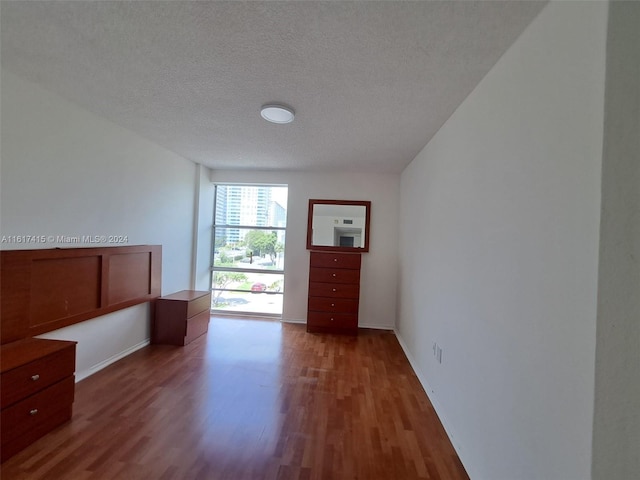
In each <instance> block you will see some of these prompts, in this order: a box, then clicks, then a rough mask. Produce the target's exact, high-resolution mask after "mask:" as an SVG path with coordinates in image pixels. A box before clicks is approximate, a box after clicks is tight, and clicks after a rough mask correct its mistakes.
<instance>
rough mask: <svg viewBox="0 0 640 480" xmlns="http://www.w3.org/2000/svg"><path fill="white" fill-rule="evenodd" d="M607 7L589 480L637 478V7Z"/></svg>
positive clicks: (639, 52) (639, 424)
mask: <svg viewBox="0 0 640 480" xmlns="http://www.w3.org/2000/svg"><path fill="white" fill-rule="evenodd" d="M610 5H611V6H610V9H609V25H608V32H607V37H608V41H607V81H606V86H607V87H606V96H605V130H604V135H605V136H604V155H603V165H602V214H601V218H602V220H601V227H600V265H599V270H598V275H599V280H598V327H597V347H596V389H595V415H594V432H593V470H592V478H594V480H607V479H611V478H616V479H632V478H638V476H640V368H639V367H640V28H639V26H640V3H638V2H612V3H611V4H610Z"/></svg>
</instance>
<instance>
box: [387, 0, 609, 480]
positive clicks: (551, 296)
mask: <svg viewBox="0 0 640 480" xmlns="http://www.w3.org/2000/svg"><path fill="white" fill-rule="evenodd" d="M606 21H607V4H606V3H604V2H594V3H588V2H587V3H583V2H579V3H578V2H552V3H550V4H549V5H547V6H546V7H545V8H544V9H543V11H542V12H541V14H540V15H539V16H538V17H537V18H536V19H535V20H534V21H533V22H532V24H531V25H530V26H529V27H528V28H527V29H526V30H525V32H524V33H523V34H522V35H521V37H520V38H519V39H518V40H517V41H516V42H515V43H514V45H513V46H512V47H511V48H510V49H509V50H508V51H507V53H506V54H505V55H504V56H503V57H502V58H501V59H500V60H499V61H498V63H497V64H496V65H495V67H494V68H493V69H492V70H491V71H490V72H489V74H488V75H487V76H486V77H485V78H484V79H483V81H482V82H481V83H480V84H479V85H478V86H477V88H476V89H475V90H474V91H473V92H472V93H471V94H470V95H469V97H468V98H467V99H466V100H465V102H464V103H463V104H462V105H461V106H460V107H459V108H458V109H457V111H456V112H455V113H454V115H453V116H452V117H451V118H450V119H449V120H448V121H447V122H446V124H445V125H444V126H443V127H442V129H441V130H440V131H439V132H438V134H437V135H436V136H435V137H434V138H433V139H432V140H431V142H430V143H429V144H428V145H427V146H426V147H425V148H424V149H423V151H422V152H421V153H420V154H419V155H418V156H417V157H416V159H415V160H414V161H413V162H412V163H411V164H410V165H409V167H408V168H407V169H406V170H405V171H404V172H403V174H402V177H401V203H400V212H401V213H400V229H401V232H402V233H401V239H400V277H399V278H400V282H399V287H398V288H399V292H400V294H399V313H398V334H399V336H400V338H401V341H402V343H403V346H404V348H405V350H406V351H407V353H408V356H409V357H410V360H411V361H412V363H413V365H414V368H415V369H416V371H417V373H418V375H419V377H420V378H421V380H422V382H423V384H424V385H425V387H426V389H427V390H428V393H429V395H430V396H431V398H432V399H433V400H434V403H435V405H436V408H437V411H438V413H439V415H440V416H441V418H442V420H443V422H444V423H445V426H446V428H447V430H448V432H449V433H450V434H451V435H452V440H453V443H454V445H455V446H456V448H457V449H458V451H459V453H460V456H461V459H462V461H463V463H464V465H465V467H466V468H467V470H468V472H469V474H470V476H471V478H473V479H476V480H477V479H487V480H517V479H531V480H533V479H536V480H537V479H554V480H556V479H558V480H559V479H562V480H574V479H575V480H578V479H586V478H589V477H590V470H591V433H592V416H593V391H594V362H595V328H596V296H597V284H598V283H597V282H598V242H599V240H598V236H599V221H600V179H601V158H602V137H603V108H604V107H603V103H604V79H605V43H606ZM434 342H437V343H438V345H440V346H441V348H442V349H443V356H442V363H441V364H440V363H438V362H437V361H436V359H435V357H434V355H433V352H432V345H433V343H434Z"/></svg>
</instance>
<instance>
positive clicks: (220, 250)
mask: <svg viewBox="0 0 640 480" xmlns="http://www.w3.org/2000/svg"><path fill="white" fill-rule="evenodd" d="M284 237H285V231H284V230H254V229H250V228H220V227H216V228H215V250H214V254H213V266H214V267H226V268H253V269H260V270H282V269H283V268H284Z"/></svg>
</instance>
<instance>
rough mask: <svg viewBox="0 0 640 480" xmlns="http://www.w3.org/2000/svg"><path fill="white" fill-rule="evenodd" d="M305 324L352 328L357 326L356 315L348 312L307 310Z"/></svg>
mask: <svg viewBox="0 0 640 480" xmlns="http://www.w3.org/2000/svg"><path fill="white" fill-rule="evenodd" d="M307 324H308V325H309V326H310V327H330V328H336V329H353V328H358V316H357V315H355V314H348V313H328V312H309V315H308V318H307Z"/></svg>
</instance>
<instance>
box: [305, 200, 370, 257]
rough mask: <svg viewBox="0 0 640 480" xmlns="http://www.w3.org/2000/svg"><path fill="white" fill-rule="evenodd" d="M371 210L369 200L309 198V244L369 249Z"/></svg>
mask: <svg viewBox="0 0 640 480" xmlns="http://www.w3.org/2000/svg"><path fill="white" fill-rule="evenodd" d="M370 210H371V202H369V201H355V200H309V221H308V226H307V248H308V249H310V250H331V251H357V252H368V251H369V218H370Z"/></svg>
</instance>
